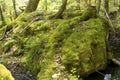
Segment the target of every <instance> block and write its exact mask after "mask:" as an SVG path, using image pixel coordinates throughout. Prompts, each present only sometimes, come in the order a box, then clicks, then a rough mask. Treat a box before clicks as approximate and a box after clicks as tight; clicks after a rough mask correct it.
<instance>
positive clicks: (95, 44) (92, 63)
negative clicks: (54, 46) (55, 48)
mask: <svg viewBox="0 0 120 80" xmlns="http://www.w3.org/2000/svg"><path fill="white" fill-rule="evenodd" d="M105 39H106V31H105V25H104V22H103V21H102V20H100V19H90V20H89V21H87V22H85V23H84V25H83V26H78V27H77V28H76V29H75V31H74V32H73V33H72V34H71V35H70V37H69V38H68V39H67V40H66V41H65V43H64V45H63V47H62V59H63V64H64V65H65V67H66V69H67V71H68V72H70V73H72V74H75V75H80V76H86V75H87V74H90V73H92V72H95V71H96V70H101V69H104V68H105V67H106V64H107V53H106V42H105Z"/></svg>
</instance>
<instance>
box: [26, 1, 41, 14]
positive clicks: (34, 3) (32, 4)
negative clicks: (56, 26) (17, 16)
mask: <svg viewBox="0 0 120 80" xmlns="http://www.w3.org/2000/svg"><path fill="white" fill-rule="evenodd" d="M39 1H40V0H29V2H28V5H27V7H26V9H25V12H33V11H35V10H36V9H37V6H38V4H39Z"/></svg>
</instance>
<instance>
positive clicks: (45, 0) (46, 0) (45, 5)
mask: <svg viewBox="0 0 120 80" xmlns="http://www.w3.org/2000/svg"><path fill="white" fill-rule="evenodd" d="M44 2H45V11H46V12H47V0H45V1H44Z"/></svg>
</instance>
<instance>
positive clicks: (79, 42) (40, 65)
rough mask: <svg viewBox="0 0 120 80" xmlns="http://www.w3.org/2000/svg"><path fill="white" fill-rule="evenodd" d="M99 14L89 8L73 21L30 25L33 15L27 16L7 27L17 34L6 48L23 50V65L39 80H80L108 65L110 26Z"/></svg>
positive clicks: (12, 34) (36, 22) (44, 21)
mask: <svg viewBox="0 0 120 80" xmlns="http://www.w3.org/2000/svg"><path fill="white" fill-rule="evenodd" d="M95 13H96V10H95V8H94V7H89V8H87V9H86V10H84V11H83V12H82V13H81V12H79V14H78V15H76V16H73V17H71V16H70V17H69V15H68V16H67V17H65V18H64V19H53V20H46V19H43V20H39V21H32V20H33V19H31V18H30V20H28V21H27V19H29V18H28V17H30V16H31V15H32V14H29V15H27V14H26V13H24V14H22V15H21V16H20V17H18V18H17V19H16V20H15V22H13V24H14V25H16V26H13V24H11V25H8V26H7V27H8V29H7V30H8V31H10V30H9V29H11V27H13V28H12V29H13V30H12V32H11V33H10V34H9V36H10V38H9V39H10V40H11V41H9V40H8V41H6V46H5V47H6V49H7V50H8V49H9V48H11V47H13V46H14V45H15V46H17V47H18V48H17V50H18V51H21V50H22V54H24V56H23V59H22V65H24V66H25V67H26V68H27V69H28V70H30V71H31V72H32V73H33V74H35V75H37V77H38V80H52V79H54V78H57V79H58V78H59V80H64V79H66V78H69V79H70V80H79V79H80V78H81V77H84V76H87V75H89V74H91V73H93V72H95V71H97V70H102V69H104V68H105V67H106V65H107V52H106V35H107V29H108V27H109V25H108V23H107V21H106V20H104V19H101V18H97V15H96V14H95ZM75 14H76V13H75ZM25 15H27V16H25ZM63 15H64V14H63ZM70 15H71V14H70ZM65 16H66V15H65ZM10 50H11V49H10Z"/></svg>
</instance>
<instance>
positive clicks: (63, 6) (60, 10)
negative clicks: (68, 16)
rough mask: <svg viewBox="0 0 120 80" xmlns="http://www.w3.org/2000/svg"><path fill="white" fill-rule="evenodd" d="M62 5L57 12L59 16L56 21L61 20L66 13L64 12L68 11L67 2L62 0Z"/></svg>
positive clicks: (56, 16)
mask: <svg viewBox="0 0 120 80" xmlns="http://www.w3.org/2000/svg"><path fill="white" fill-rule="evenodd" d="M62 1H63V2H62V5H61V7H60V9H59V11H58V12H57V14H56V15H55V17H54V18H55V19H56V18H60V16H61V15H62V13H63V12H64V10H65V9H66V5H67V0H62Z"/></svg>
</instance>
